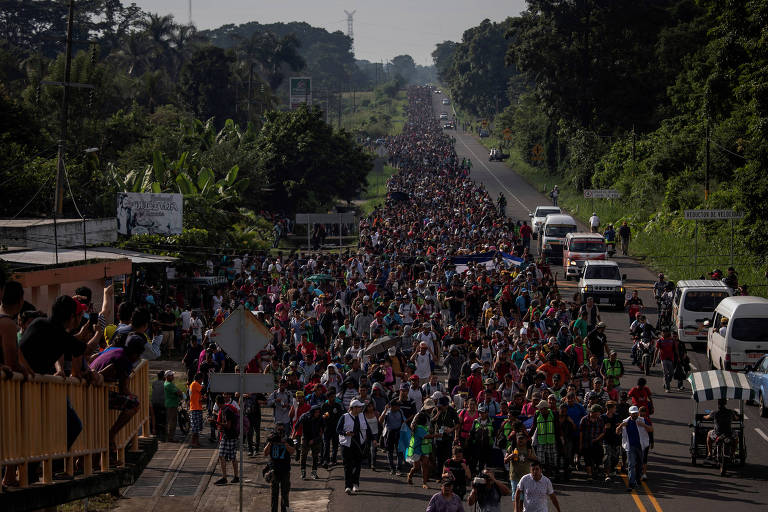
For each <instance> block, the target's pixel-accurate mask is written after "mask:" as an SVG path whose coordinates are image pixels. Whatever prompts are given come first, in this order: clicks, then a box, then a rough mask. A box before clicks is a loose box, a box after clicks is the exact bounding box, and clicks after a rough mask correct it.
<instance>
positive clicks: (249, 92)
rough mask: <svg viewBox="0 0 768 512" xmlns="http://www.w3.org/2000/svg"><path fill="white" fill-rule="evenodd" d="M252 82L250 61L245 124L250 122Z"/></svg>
mask: <svg viewBox="0 0 768 512" xmlns="http://www.w3.org/2000/svg"><path fill="white" fill-rule="evenodd" d="M252 82H253V62H251V63H250V64H249V65H248V117H247V121H246V124H247V123H250V122H251V103H252V102H253V97H252V96H251V91H252V86H251V84H252Z"/></svg>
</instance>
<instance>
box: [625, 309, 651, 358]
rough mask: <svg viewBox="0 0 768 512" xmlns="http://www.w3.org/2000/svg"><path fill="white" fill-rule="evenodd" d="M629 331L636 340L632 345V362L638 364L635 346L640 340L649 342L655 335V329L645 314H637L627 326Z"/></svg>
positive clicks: (636, 346)
mask: <svg viewBox="0 0 768 512" xmlns="http://www.w3.org/2000/svg"><path fill="white" fill-rule="evenodd" d="M629 332H630V333H631V334H632V336H633V337H635V338H636V342H635V344H634V345H633V346H632V362H633V364H638V358H637V348H638V344H639V342H640V340H644V341H647V342H650V341H651V340H652V339H653V338H654V337H655V336H656V330H655V329H654V328H653V326H652V325H651V324H649V323H648V322H647V319H646V317H645V315H637V318H636V319H635V321H634V322H632V325H630V327H629Z"/></svg>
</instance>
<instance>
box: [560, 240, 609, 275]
mask: <svg viewBox="0 0 768 512" xmlns="http://www.w3.org/2000/svg"><path fill="white" fill-rule="evenodd" d="M604 259H606V247H605V238H603V235H601V234H600V233H568V234H567V235H565V247H564V249H563V272H564V274H565V280H566V281H568V280H569V279H570V278H571V277H578V276H579V275H580V274H581V269H583V268H584V264H585V263H586V261H587V260H604Z"/></svg>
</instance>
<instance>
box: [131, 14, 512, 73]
mask: <svg viewBox="0 0 768 512" xmlns="http://www.w3.org/2000/svg"><path fill="white" fill-rule="evenodd" d="M130 2H135V3H136V4H137V5H139V6H140V7H141V8H142V9H144V10H148V11H150V12H157V13H160V14H168V13H170V14H173V15H174V17H175V18H176V20H177V21H178V22H183V23H186V22H187V20H188V19H189V18H188V12H187V8H188V7H187V6H188V0H123V3H124V4H127V3H130ZM524 6H525V1H524V0H364V1H361V0H341V1H340V0H288V1H274V0H273V1H264V0H261V1H259V0H192V21H193V22H194V23H195V25H196V26H197V28H198V29H207V28H216V27H219V26H221V25H224V24H227V23H234V24H236V25H237V24H240V23H247V22H249V21H258V22H259V23H273V22H277V21H282V22H289V21H306V22H307V23H309V24H310V25H313V26H316V27H323V28H325V29H326V30H328V31H331V32H333V31H335V30H341V31H342V32H344V33H346V32H347V17H346V14H344V10H347V11H350V12H352V11H353V10H356V11H357V12H356V13H355V15H354V37H355V56H356V57H357V58H359V59H368V60H371V61H379V60H382V59H383V60H389V59H391V58H392V57H394V56H396V55H400V54H404V53H407V54H409V55H411V56H412V57H413V58H414V59H415V60H416V63H417V64H421V65H425V64H432V57H431V56H430V54H431V53H432V50H434V48H435V44H436V43H438V42H442V41H444V40H446V39H449V40H452V41H459V40H460V39H461V34H462V33H463V32H464V30H466V29H468V28H470V27H473V26H475V25H478V24H479V23H480V22H481V21H482V20H484V19H485V18H488V19H490V20H492V21H500V20H503V19H504V18H506V17H507V16H515V15H517V14H519V13H520V11H522V10H523V9H524Z"/></svg>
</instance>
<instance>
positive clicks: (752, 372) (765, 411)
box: [747, 355, 768, 418]
mask: <svg viewBox="0 0 768 512" xmlns="http://www.w3.org/2000/svg"><path fill="white" fill-rule="evenodd" d="M747 380H748V381H749V384H750V385H751V386H752V389H754V390H755V392H756V393H757V406H758V407H760V416H762V417H763V418H768V355H765V356H763V357H762V358H761V359H759V360H758V361H757V362H756V363H755V364H754V366H752V367H751V368H748V371H747Z"/></svg>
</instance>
